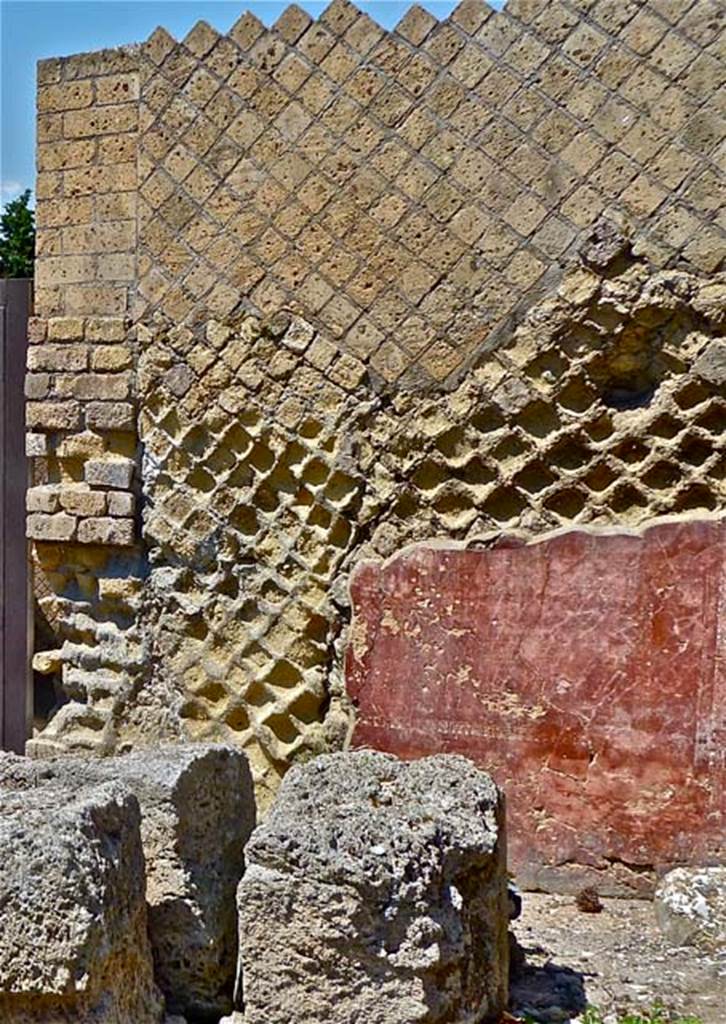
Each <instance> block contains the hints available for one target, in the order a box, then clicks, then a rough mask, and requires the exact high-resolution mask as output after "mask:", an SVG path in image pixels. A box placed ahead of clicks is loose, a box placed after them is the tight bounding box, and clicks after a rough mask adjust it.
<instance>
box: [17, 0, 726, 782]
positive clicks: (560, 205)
mask: <svg viewBox="0 0 726 1024" xmlns="http://www.w3.org/2000/svg"><path fill="white" fill-rule="evenodd" d="M723 43H724V32H723V6H722V4H720V3H719V2H717V0H695V2H683V0H678V2H677V3H674V2H669V0H645V2H633V0H617V2H616V0H554V2H547V3H545V2H542V0H509V2H508V4H507V5H506V7H505V8H504V10H503V11H501V12H495V11H493V10H492V9H491V8H489V7H488V6H487V4H486V3H484V2H480V0H464V2H463V3H462V4H461V5H460V6H459V7H458V8H456V10H455V11H454V12H453V14H452V15H451V17H450V18H448V19H446V20H444V21H437V20H436V19H435V18H433V17H432V16H431V15H430V14H428V13H427V12H425V11H424V10H422V9H421V8H418V7H412V8H411V9H410V10H409V12H408V13H407V14H406V15H405V17H404V18H403V19H402V21H401V22H400V24H399V25H398V26H397V28H396V29H395V30H394V31H391V32H388V31H384V30H383V29H381V28H380V27H379V26H378V25H377V24H376V23H375V22H373V21H372V20H371V19H370V18H369V17H368V16H366V15H365V14H362V13H361V12H360V11H358V10H357V9H356V8H355V7H354V6H353V5H352V4H350V3H348V2H347V0H334V2H333V3H332V4H331V6H330V7H329V8H328V9H327V10H326V11H325V12H324V13H323V14H322V15H321V17H320V18H319V19H318V20H316V21H313V20H312V19H311V18H309V17H308V16H307V15H306V14H305V13H304V12H302V11H301V10H300V9H298V8H296V7H294V6H293V7H290V8H288V10H287V11H286V12H285V13H284V14H283V15H282V16H281V17H280V18H279V20H278V21H277V22H276V23H275V25H274V26H272V27H271V28H267V27H265V26H264V25H262V24H261V23H260V22H259V21H258V20H257V19H256V18H254V17H253V16H251V15H249V14H243V15H242V17H241V18H240V19H239V21H238V22H237V23H236V24H235V25H234V27H233V28H232V29H231V30H230V32H229V33H228V34H227V35H219V34H218V33H217V32H215V31H214V30H213V29H212V28H210V27H209V26H208V25H206V24H204V23H202V22H200V23H199V24H198V25H197V26H195V28H194V29H192V31H191V32H190V33H189V35H188V36H187V37H186V38H185V39H184V40H183V41H181V42H177V41H175V40H174V39H172V38H171V37H170V36H169V35H168V33H166V32H165V31H164V30H163V29H157V30H156V31H155V32H154V33H153V34H152V36H151V37H150V38H149V40H148V41H146V42H145V43H142V44H140V45H136V46H129V47H127V48H123V49H121V50H113V51H102V52H99V53H93V54H83V55H80V56H76V57H69V58H63V59H53V60H49V61H43V62H41V64H40V65H39V88H38V131H39V145H38V170H39V174H38V188H37V195H38V204H37V219H38V227H39V234H38V262H37V280H36V283H37V293H36V312H37V317H36V319H35V320H34V321H33V322H32V324H31V341H32V342H33V344H32V345H31V347H30V356H29V374H28V398H29V404H28V430H29V435H28V450H29V454H30V455H32V456H33V459H34V470H33V471H34V479H35V483H36V485H35V486H34V487H33V488H32V489H31V491H30V492H29V499H28V500H29V519H28V526H29V534H30V536H31V538H32V539H33V541H34V560H35V565H36V577H37V580H38V587H39V589H40V592H41V593H42V594H43V595H44V596H43V597H42V604H43V606H44V610H45V611H46V614H47V616H48V618H49V620H50V621H51V622H52V624H53V626H54V628H55V630H56V632H57V635H58V645H59V646H58V650H57V651H56V652H55V653H54V654H53V655H52V656H46V657H45V659H44V663H45V665H46V667H47V666H49V665H51V666H54V667H59V668H60V671H61V673H62V687H63V690H64V693H65V695H66V697H67V698H68V699H67V702H66V703H64V704H63V706H62V707H61V708H60V709H59V710H58V711H57V713H56V714H55V715H54V717H53V718H52V719H51V721H50V723H49V724H48V726H47V727H46V728H45V729H44V730H43V731H42V732H41V733H39V734H38V735H36V736H35V737H34V739H33V740H32V742H31V747H32V749H33V751H34V752H35V753H38V754H43V753H48V752H58V751H63V750H68V749H78V748H84V749H92V750H95V751H98V752H108V751H111V750H116V749H124V748H126V747H128V746H132V745H138V744H143V743H148V742H153V741H155V740H157V739H158V738H159V737H162V736H163V737H166V738H171V737H182V736H191V737H194V738H202V737H204V738H210V737H215V738H217V737H218V738H224V739H232V740H233V741H235V742H237V743H239V744H240V745H242V746H243V747H244V748H245V749H246V751H247V752H248V754H249V756H250V759H251V762H252V764H253V766H254V770H255V772H256V779H257V783H258V787H259V793H260V795H261V796H262V798H263V801H264V799H266V798H267V796H269V794H271V793H272V792H274V789H275V787H276V784H277V780H278V779H279V777H280V775H281V774H282V773H283V772H284V770H285V767H286V766H287V765H288V764H289V763H290V762H291V760H293V759H295V758H296V757H300V756H306V755H308V754H309V753H310V752H314V751H316V750H320V749H324V748H327V747H329V746H336V745H340V744H341V743H343V742H345V739H346V736H347V735H348V733H349V731H350V727H351V724H352V717H353V716H352V708H351V706H350V704H349V701H348V699H347V697H346V693H345V684H344V679H343V675H342V657H341V655H342V648H343V645H344V641H345V632H346V623H347V621H348V617H349V599H348V595H347V578H348V575H349V572H350V570H351V568H352V567H353V565H354V564H355V563H356V562H357V561H359V560H360V559H361V558H362V557H371V556H373V557H375V556H388V555H390V554H391V553H392V552H393V551H395V550H396V549H397V548H398V547H400V546H401V545H402V544H405V543H408V542H410V541H414V540H421V539H428V538H431V537H445V538H449V539H454V540H470V539H473V538H477V537H480V536H482V535H484V534H491V533H493V532H499V531H504V530H507V531H511V530H517V531H519V532H522V533H525V534H528V535H531V536H534V535H536V534H538V533H541V532H544V531H547V530H550V529H552V528H556V527H558V526H563V525H567V524H578V523H588V524H598V523H602V524H612V523H624V524H629V525H632V524H637V523H639V522H641V521H644V520H645V519H653V518H654V517H658V516H659V515H672V514H674V513H683V514H685V513H691V514H697V513H699V512H704V511H708V512H711V513H712V512H714V511H716V512H717V511H719V510H720V509H722V508H723V505H724V482H723V481H724V446H723V437H724V422H725V414H724V410H725V408H726V402H725V397H726V396H725V390H726V369H725V367H724V346H725V344H726V343H725V342H724V341H723V333H724V305H725V303H724V298H725V296H726V278H725V277H724V274H723V271H722V267H723V256H724V252H725V248H724V237H725V236H724V232H723V225H722V222H720V221H719V217H720V216H721V217H722V216H723V213H722V187H723V157H724V123H725V122H724V116H725V115H724V102H723V101H724V96H725V94H726V91H725V88H724V81H725V80H726V73H725V71H724V66H725V65H724V55H723Z"/></svg>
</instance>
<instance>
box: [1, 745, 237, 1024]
mask: <svg viewBox="0 0 726 1024" xmlns="http://www.w3.org/2000/svg"><path fill="white" fill-rule="evenodd" d="M54 779H59V780H61V781H62V782H63V783H64V784H67V785H70V784H73V785H79V786H82V785H91V784H98V783H103V782H104V781H105V780H108V779H118V780H120V781H121V782H123V784H124V785H125V786H126V787H127V789H129V790H130V791H131V792H133V793H134V794H135V796H136V797H137V798H138V801H139V804H140V806H141V838H142V843H143V849H144V856H145V858H146V899H147V902H148V909H149V934H150V937H151V944H152V948H153V955H154V968H155V975H156V980H157V982H158V984H159V986H160V987H161V989H162V991H163V992H164V995H165V996H166V1001H167V1008H168V1010H169V1011H170V1012H172V1013H181V1014H187V1015H189V1016H190V1017H192V1018H193V1019H194V1020H195V1021H200V1022H201V1021H206V1020H209V1021H215V1022H216V1021H217V1020H218V1019H219V1017H220V1016H221V1015H222V1014H223V1013H226V1012H228V1011H229V1010H230V1009H231V1007H232V990H233V986H234V976H235V969H236V963H237V919H236V911H235V893H236V889H237V884H238V882H239V880H240V878H241V876H242V872H243V868H244V847H245V843H246V841H247V838H248V836H249V835H250V833H251V831H252V829H253V828H254V824H255V805H254V795H253V790H252V779H251V775H250V772H249V768H248V765H247V759H246V757H245V755H244V754H243V753H242V752H241V751H238V750H235V749H233V748H231V747H224V746H210V745H204V744H190V745H179V746H166V747H158V748H155V749H150V750H140V751H137V752H134V753H131V754H126V755H124V756H122V757H113V758H76V757H68V758H61V759H57V760H49V761H37V762H30V761H27V760H26V759H24V758H2V759H0V792H1V791H2V789H3V788H7V787H10V786H20V785H22V786H29V785H42V784H43V783H44V782H52V780H54Z"/></svg>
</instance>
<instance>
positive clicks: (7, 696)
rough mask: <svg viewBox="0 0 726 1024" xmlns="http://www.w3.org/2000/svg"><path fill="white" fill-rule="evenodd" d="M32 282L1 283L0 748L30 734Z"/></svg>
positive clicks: (17, 746)
mask: <svg viewBox="0 0 726 1024" xmlns="http://www.w3.org/2000/svg"><path fill="white" fill-rule="evenodd" d="M30 294H31V283H30V281H26V280H11V279H0V748H1V749H3V750H14V751H17V752H18V753H24V751H25V741H26V739H27V738H28V734H29V729H30V711H31V691H30V669H29V662H30V630H31V615H30V599H29V583H28V579H29V574H28V555H27V544H26V540H25V491H26V488H27V480H28V476H27V474H28V470H27V461H26V458H25V395H24V378H25V356H26V350H27V337H28V315H29V312H30Z"/></svg>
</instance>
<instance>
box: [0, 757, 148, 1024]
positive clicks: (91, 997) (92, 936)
mask: <svg viewBox="0 0 726 1024" xmlns="http://www.w3.org/2000/svg"><path fill="white" fill-rule="evenodd" d="M15 760H16V761H17V762H19V763H20V765H21V768H19V769H18V778H17V780H16V783H17V784H18V785H19V786H20V787H21V788H23V777H24V776H25V775H26V773H25V771H23V770H21V769H22V762H23V759H20V758H18V759H15ZM139 820H140V818H139V804H138V801H137V800H136V797H134V796H133V795H132V794H131V793H129V792H128V790H126V789H124V788H123V787H122V786H120V785H118V784H117V783H111V782H109V783H106V784H104V785H101V786H93V787H91V786H81V787H78V786H76V785H73V786H65V785H63V784H62V783H53V784H52V785H48V786H40V787H37V788H29V789H27V790H24V791H20V789H18V790H16V791H14V792H13V791H11V790H10V789H1V790H0V892H1V893H2V922H3V926H2V930H1V931H0V1020H3V1021H14V1022H17V1024H20V1022H22V1024H60V1022H66V1021H67V1022H71V1021H73V1022H74V1024H100V1022H101V1021H103V1022H105V1024H159V1021H160V1019H161V1015H162V999H161V996H160V993H159V992H158V990H157V988H156V986H155V985H154V982H153V977H152V959H151V950H150V947H149V940H148V937H147V930H146V925H147V917H146V903H145V901H144V857H143V853H142V849H141V838H140V833H139Z"/></svg>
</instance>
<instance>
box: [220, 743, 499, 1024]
mask: <svg viewBox="0 0 726 1024" xmlns="http://www.w3.org/2000/svg"><path fill="white" fill-rule="evenodd" d="M247 864H248V867H247V871H246V873H245V876H244V878H243V879H242V882H241V883H240V887H239V891H238V897H237V899H238V905H239V915H240V936H241V949H240V971H241V974H242V977H243V983H244V1007H245V1022H246V1024H289V1022H290V1021H293V1020H294V1021H295V1022H296V1024H313V1022H318V1021H325V1022H326V1024H349V1022H350V1021H352V1020H361V1021H366V1024H401V1022H402V1021H406V1022H407V1024H414V1022H416V1021H421V1022H423V1021H426V1022H427V1024H439V1022H440V1024H444V1022H447V1024H455V1022H456V1024H463V1022H464V1021H473V1020H489V1019H490V1018H494V1017H495V1016H497V1015H498V1013H499V1012H500V1011H501V1010H503V1009H504V1007H505V1005H506V999H507V970H508V946H507V920H508V919H507V897H506V870H505V838H504V807H503V802H502V798H501V796H500V793H499V791H498V790H497V788H496V786H495V785H494V783H493V782H492V780H491V779H490V778H489V776H488V775H486V774H484V773H483V772H480V771H477V769H476V768H475V767H474V765H473V764H472V763H471V762H470V761H468V760H466V759H465V758H463V757H456V756H454V757H450V756H448V755H438V756H436V757H430V758H425V759H424V760H421V761H417V762H414V763H411V764H405V763H403V762H401V761H398V760H397V759H396V758H394V757H391V756H390V755H386V754H379V753H373V752H368V751H361V752H357V753H352V754H332V755H324V756H321V757H318V758H316V759H315V760H314V761H311V762H310V763H308V764H306V765H304V766H300V767H296V768H293V769H292V770H291V771H290V772H289V774H288V775H287V776H286V777H285V780H284V781H283V784H282V787H281V789H280V792H279V795H278V798H277V802H276V803H275V804H274V805H273V809H272V810H271V812H270V814H269V816H268V817H267V818H266V820H265V823H264V824H263V825H262V826H260V828H258V829H257V831H256V832H255V833H254V834H253V836H252V839H251V840H250V843H249V845H248V847H247Z"/></svg>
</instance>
